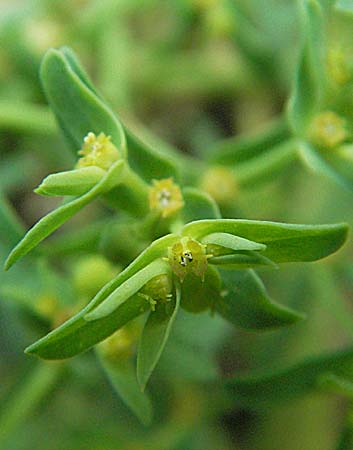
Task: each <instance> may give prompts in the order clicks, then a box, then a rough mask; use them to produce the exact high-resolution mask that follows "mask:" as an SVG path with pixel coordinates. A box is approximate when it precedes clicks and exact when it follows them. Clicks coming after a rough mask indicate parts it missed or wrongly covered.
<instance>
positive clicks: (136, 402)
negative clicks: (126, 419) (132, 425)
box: [97, 352, 152, 425]
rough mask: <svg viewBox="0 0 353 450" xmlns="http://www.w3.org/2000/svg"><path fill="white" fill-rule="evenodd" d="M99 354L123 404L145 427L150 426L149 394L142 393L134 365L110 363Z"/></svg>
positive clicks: (127, 362) (150, 408)
mask: <svg viewBox="0 0 353 450" xmlns="http://www.w3.org/2000/svg"><path fill="white" fill-rule="evenodd" d="M97 354H98V357H99V361H100V363H101V365H102V367H103V369H104V372H105V373H106V375H107V377H108V379H109V381H110V383H111V385H112V386H113V388H114V389H115V390H116V392H117V393H118V395H119V396H120V397H121V399H122V400H123V402H124V403H125V404H126V406H128V407H129V408H130V409H131V411H132V412H133V413H134V414H135V415H136V416H137V417H138V419H139V420H140V421H141V422H142V423H143V424H144V425H149V424H150V423H151V421H152V405H151V401H150V399H149V397H148V396H147V394H146V393H144V392H142V391H141V389H140V386H139V385H138V383H137V380H136V373H135V368H134V367H133V365H132V364H131V363H130V362H129V361H121V362H120V361H119V362H114V361H110V360H109V359H108V358H105V357H104V356H103V355H102V354H101V352H97Z"/></svg>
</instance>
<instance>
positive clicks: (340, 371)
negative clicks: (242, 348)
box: [225, 347, 353, 409]
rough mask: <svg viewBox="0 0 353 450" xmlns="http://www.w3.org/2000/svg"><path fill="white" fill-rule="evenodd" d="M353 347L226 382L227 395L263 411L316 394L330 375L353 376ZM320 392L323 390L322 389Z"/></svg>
mask: <svg viewBox="0 0 353 450" xmlns="http://www.w3.org/2000/svg"><path fill="white" fill-rule="evenodd" d="M352 367H353V348H352V347H350V348H347V349H346V350H344V351H338V352H333V353H331V354H326V355H322V356H318V357H315V358H311V359H308V360H305V361H303V362H301V363H298V364H296V365H293V366H292V367H289V368H287V369H282V370H273V371H266V372H262V373H261V372H258V373H254V374H251V375H245V376H236V377H233V378H231V379H229V380H226V381H225V385H226V389H227V392H228V393H229V394H230V395H232V397H233V399H234V401H235V402H236V403H239V404H240V405H243V406H246V407H251V408H255V409H258V408H264V407H268V406H270V405H273V404H275V403H283V402H286V401H290V400H292V399H294V398H298V397H301V396H304V395H306V394H309V393H310V392H313V391H317V390H318V388H319V385H318V380H319V378H320V376H322V375H323V374H326V373H328V372H332V373H334V374H337V375H338V376H347V377H348V378H349V379H351V377H352ZM319 389H320V388H319Z"/></svg>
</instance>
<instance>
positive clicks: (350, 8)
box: [335, 0, 353, 14]
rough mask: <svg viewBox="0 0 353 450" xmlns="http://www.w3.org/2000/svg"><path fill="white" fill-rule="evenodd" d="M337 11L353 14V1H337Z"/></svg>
mask: <svg viewBox="0 0 353 450" xmlns="http://www.w3.org/2000/svg"><path fill="white" fill-rule="evenodd" d="M335 9H337V10H338V11H340V12H342V13H346V14H353V0H337V1H336V3H335Z"/></svg>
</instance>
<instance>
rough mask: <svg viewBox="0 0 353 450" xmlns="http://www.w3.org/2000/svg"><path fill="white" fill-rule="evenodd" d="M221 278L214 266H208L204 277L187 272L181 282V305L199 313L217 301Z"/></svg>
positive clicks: (187, 309)
mask: <svg viewBox="0 0 353 450" xmlns="http://www.w3.org/2000/svg"><path fill="white" fill-rule="evenodd" d="M220 290H221V278H220V276H219V272H218V270H217V269H215V268H214V267H211V266H208V268H207V272H206V273H205V279H204V280H202V279H201V278H200V277H197V276H196V275H194V274H188V275H187V277H186V278H185V279H184V281H183V283H182V284H181V307H182V308H183V309H185V310H186V311H189V312H192V313H200V312H201V311H204V310H206V309H208V308H212V306H213V305H214V304H215V303H216V302H217V301H218V299H219V295H220Z"/></svg>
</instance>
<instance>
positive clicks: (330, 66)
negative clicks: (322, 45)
mask: <svg viewBox="0 0 353 450" xmlns="http://www.w3.org/2000/svg"><path fill="white" fill-rule="evenodd" d="M352 60H353V57H352V54H350V53H349V52H348V51H347V49H345V48H343V47H338V46H336V47H333V48H331V49H330V50H329V52H328V55H327V70H328V74H329V76H330V77H331V79H332V80H333V81H334V82H335V83H337V84H339V85H341V86H342V85H345V84H346V83H348V81H349V80H350V79H351V78H352V68H353V67H352V66H353V61H352Z"/></svg>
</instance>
